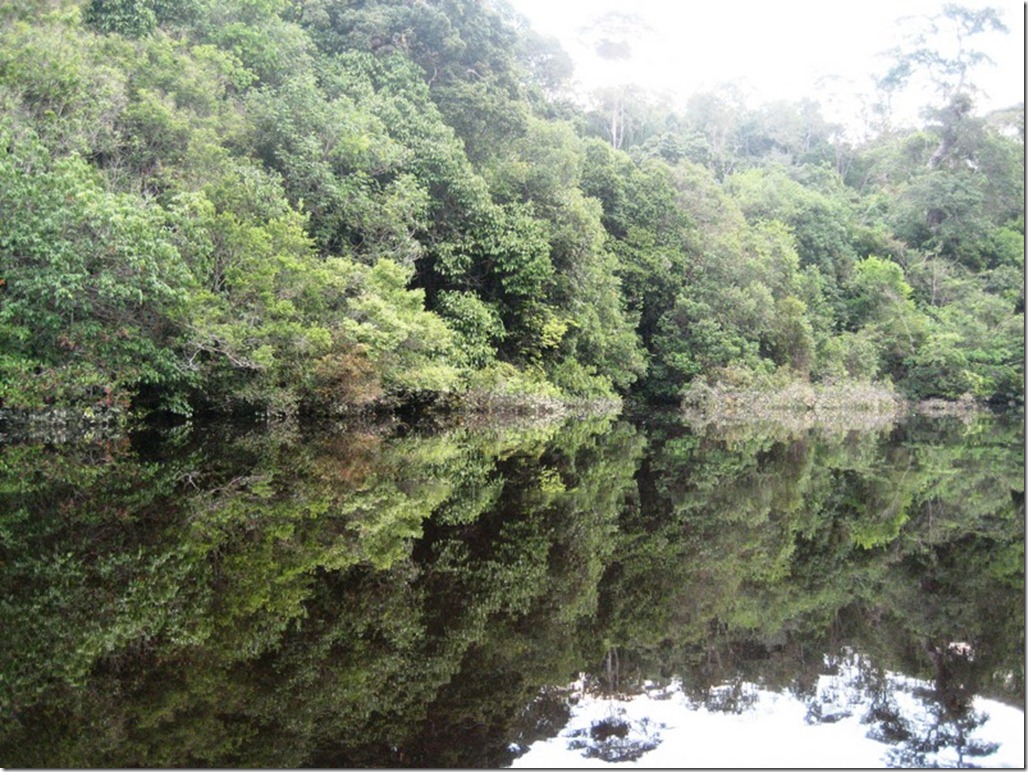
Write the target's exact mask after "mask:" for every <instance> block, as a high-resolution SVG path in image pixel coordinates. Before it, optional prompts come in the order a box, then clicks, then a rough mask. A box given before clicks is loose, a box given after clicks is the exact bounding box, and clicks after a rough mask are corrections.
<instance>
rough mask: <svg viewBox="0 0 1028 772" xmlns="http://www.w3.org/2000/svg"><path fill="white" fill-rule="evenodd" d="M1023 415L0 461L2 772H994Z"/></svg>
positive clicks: (97, 448) (1020, 557)
mask: <svg viewBox="0 0 1028 772" xmlns="http://www.w3.org/2000/svg"><path fill="white" fill-rule="evenodd" d="M1023 450H1024V433H1023V417H1022V416H1021V415H1020V414H1019V415H1017V416H1015V417H1007V418H1002V417H999V418H996V417H980V418H976V419H973V420H972V419H965V420H960V419H957V418H935V419H927V418H924V417H913V418H910V419H907V420H905V421H902V422H900V423H897V424H895V425H892V424H888V425H880V426H876V427H870V428H865V429H861V430H857V429H851V430H846V429H842V428H839V427H834V428H832V427H791V428H786V427H781V426H778V427H775V426H764V427H760V428H757V427H753V426H735V427H730V428H728V429H723V430H713V429H710V428H707V429H702V430H700V429H691V428H689V427H687V426H683V425H682V424H681V423H679V422H677V421H676V420H674V418H673V417H663V418H660V419H659V420H658V419H651V420H647V421H635V422H632V421H628V420H624V419H620V418H591V419H575V420H570V421H567V422H565V423H551V424H531V423H527V424H526V423H522V424H518V425H513V426H506V427H494V426H470V425H463V426H454V427H450V428H439V427H435V428H431V429H418V430H411V429H408V428H406V427H397V426H392V427H390V426H384V427H383V426H373V425H345V426H336V427H323V428H321V429H304V428H297V427H288V426H286V427H283V426H279V427H272V428H268V427H243V426H229V425H218V426H202V427H196V428H179V429H176V430H166V431H156V430H154V431H147V432H140V433H137V434H135V435H132V436H129V437H126V438H121V439H113V440H112V439H87V438H83V439H79V440H74V441H73V440H69V441H66V442H61V443H59V444H56V443H51V444H48V443H47V442H44V441H32V440H22V441H17V442H15V441H11V442H9V443H8V444H7V445H5V446H3V447H2V449H0V560H2V564H0V583H2V587H0V629H2V630H3V637H2V643H0V765H2V766H4V767H12V766H15V767H17V766H22V767H33V766H35V767H38V766H44V767H88V766H102V767H127V766H157V767H176V766H189V767H203V766H217V767H298V766H315V767H360V766H372V767H400V766H432V767H501V766H510V765H515V766H530V767H541V766H551V765H556V766H592V765H604V764H615V765H629V766H659V765H668V766H703V767H709V766H769V765H771V766H773V765H776V764H783V765H788V766H792V765H806V766H810V765H815V766H840V767H854V766H886V765H893V766H911V765H932V764H936V765H943V766H969V765H984V766H1000V765H1010V766H1015V767H1019V766H1020V767H1023V764H1024V729H1023V726H1024V715H1023V710H1024V661H1025V658H1024V647H1025V640H1024V629H1025V626H1024V600H1025V599H1024V509H1023V492H1024V452H1023Z"/></svg>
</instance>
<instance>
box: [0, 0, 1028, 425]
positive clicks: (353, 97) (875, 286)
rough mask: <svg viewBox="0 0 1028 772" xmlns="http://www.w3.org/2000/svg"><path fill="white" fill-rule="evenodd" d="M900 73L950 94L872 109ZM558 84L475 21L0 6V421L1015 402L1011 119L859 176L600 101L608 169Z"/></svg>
mask: <svg viewBox="0 0 1028 772" xmlns="http://www.w3.org/2000/svg"><path fill="white" fill-rule="evenodd" d="M968 23H970V22H968ZM973 32H974V30H973V29H971V30H970V31H969V32H967V34H968V35H971V34H973ZM925 61H932V62H935V69H934V70H933V71H932V73H931V75H932V76H933V77H936V78H938V79H941V80H940V82H941V81H944V80H945V78H946V77H948V75H949V74H952V72H956V71H957V69H958V68H959V66H962V64H961V62H951V63H948V64H947V63H946V62H944V61H943V62H941V63H939V62H938V61H936V60H935V59H932V58H931V57H930V56H928V55H927V54H924V52H923V51H921V52H920V53H918V52H917V51H915V52H907V58H906V59H902V60H901V61H900V62H899V64H898V65H897V70H896V71H895V72H894V73H893V76H894V77H893V78H892V80H891V81H890V87H894V88H898V87H900V85H902V83H903V82H904V78H906V77H908V76H909V74H910V72H911V71H912V68H914V67H916V66H917V63H918V62H925ZM900 65H902V66H900ZM943 65H946V66H943ZM947 67H948V69H947ZM964 69H965V70H966V69H967V68H966V67H965V68H964ZM568 72H569V70H568V66H567V59H566V56H564V55H563V54H562V53H561V52H560V51H559V49H558V48H557V47H555V46H554V45H553V44H552V41H546V40H543V39H541V38H539V37H538V36H536V35H534V33H532V32H531V31H529V30H527V29H526V28H525V27H524V26H523V25H520V24H518V23H517V20H516V18H515V16H514V14H513V12H512V11H511V10H510V9H509V8H508V7H506V6H505V5H504V4H503V3H502V2H500V1H499V0H496V1H495V2H484V1H483V0H433V1H432V2H427V3H414V4H411V3H408V2H403V1H401V0H361V2H351V1H348V0H346V1H344V0H309V1H308V2H304V3H295V2H291V1H290V0H180V1H177V2H176V1H173V0H16V2H9V3H4V4H3V8H2V9H0V108H2V109H0V218H2V220H3V223H4V226H3V231H2V233H0V407H4V408H7V409H20V410H36V409H39V408H42V407H44V406H47V405H57V406H73V407H76V408H78V409H89V410H91V411H93V410H97V409H104V408H110V407H114V406H124V405H130V404H136V405H160V406H163V407H165V408H169V409H171V410H174V411H177V412H180V413H188V412H189V411H190V410H191V409H193V408H194V407H196V406H197V405H205V406H211V407H217V408H231V407H238V406H248V407H250V408H255V409H259V410H263V411H267V412H270V413H275V414H286V415H288V414H294V413H296V412H297V410H299V409H306V410H318V411H325V410H328V411H333V410H339V409H349V408H353V407H359V406H362V405H367V404H371V403H387V404H388V403H395V402H396V401H401V400H405V399H409V398H411V397H417V398H419V399H420V398H424V397H426V396H429V395H433V396H438V395H443V394H456V395H460V394H471V395H473V394H475V393H476V392H478V393H490V392H496V391H503V392H504V393H507V394H516V393H521V394H542V395H548V396H564V397H586V398H588V397H609V396H613V395H626V394H631V393H634V394H638V395H641V396H642V397H644V398H647V399H653V400H664V401H674V400H677V399H678V398H679V397H680V396H681V393H682V390H683V388H685V387H686V386H687V385H688V384H690V383H692V382H694V381H696V380H697V379H706V380H708V381H712V380H713V381H716V380H719V379H724V378H729V379H734V380H735V381H739V380H740V379H741V380H743V381H753V379H754V378H760V377H763V376H768V375H771V374H773V373H775V372H776V371H780V372H781V373H783V374H788V376H789V377H796V378H800V379H805V380H806V379H810V380H814V381H825V380H831V379H835V378H840V377H851V378H857V379H862V380H875V379H878V380H887V381H888V380H891V381H892V382H893V383H895V384H896V385H897V386H898V387H900V388H901V389H902V390H904V391H906V392H907V393H908V394H910V395H911V396H915V397H945V398H955V397H959V396H961V395H964V394H970V395H972V396H974V397H977V398H980V399H988V400H996V401H1000V402H1007V401H1010V400H1020V399H1022V397H1023V372H1024V366H1023V351H1024V337H1023V330H1024V322H1023V306H1024V298H1023V270H1024V262H1023V261H1024V217H1023V210H1024V184H1023V177H1024V148H1023V141H1022V138H1021V136H1020V132H1019V131H1018V130H1017V129H1016V128H1015V130H1014V131H1011V130H1010V127H1011V126H1012V125H1013V126H1015V127H1016V126H1023V106H1019V107H1017V108H1015V109H1014V110H1012V111H1008V112H1007V113H1004V114H1002V115H996V116H989V117H986V118H980V117H976V116H975V115H974V113H973V110H972V106H973V103H972V101H971V91H970V88H969V86H968V85H967V84H965V82H964V79H963V75H961V79H960V83H959V84H958V85H956V86H952V87H950V88H949V89H948V91H946V92H945V93H946V94H947V101H946V102H945V103H944V104H941V105H936V106H934V108H933V109H932V110H930V111H929V112H927V113H926V116H927V123H926V125H925V126H923V127H921V128H919V129H917V130H910V131H891V132H882V133H880V134H878V135H877V136H875V137H874V138H873V139H871V140H869V141H868V142H866V143H865V144H862V145H860V146H852V145H850V144H848V143H846V142H845V141H844V140H842V139H841V138H840V137H841V133H840V132H839V130H838V127H833V126H831V125H829V124H827V123H826V122H825V121H824V120H823V119H822V118H821V116H820V114H819V112H818V108H817V105H816V104H814V103H811V102H804V103H801V104H798V105H789V104H782V103H776V104H772V105H765V106H763V107H761V108H759V109H749V108H747V107H746V106H745V105H743V104H742V103H741V101H739V100H738V99H736V98H735V97H734V96H733V94H731V93H727V92H726V93H725V94H722V95H712V94H711V95H699V96H697V97H695V98H694V99H693V100H692V101H691V102H690V103H689V105H688V107H687V109H686V110H685V112H684V113H683V114H674V113H672V112H670V111H669V110H666V109H664V110H663V112H661V110H660V109H658V108H656V107H654V106H652V105H650V104H649V103H647V102H646V100H645V99H643V98H642V97H639V98H638V99H635V98H634V97H633V99H634V101H633V100H632V99H628V96H626V95H625V94H622V95H620V96H617V98H616V100H615V101H616V102H617V104H616V109H617V110H618V111H619V112H618V115H619V116H621V119H622V122H623V126H622V128H621V129H620V130H619V131H618V133H617V136H616V137H615V138H612V137H607V136H605V134H604V131H605V129H604V127H605V126H606V125H607V124H606V123H605V121H604V120H602V118H603V114H602V108H597V110H596V111H593V112H588V111H585V110H583V109H580V108H576V107H574V106H571V105H569V104H566V103H564V102H561V101H560V100H559V99H558V98H557V97H556V96H555V95H556V94H558V93H559V86H560V82H561V78H563V77H566V76H567V74H568ZM960 72H961V73H963V72H964V70H960ZM636 96H638V95H636ZM612 98H614V97H612ZM604 104H605V103H604ZM633 110H634V111H635V113H637V114H634V113H633ZM626 127H627V128H626ZM612 139H616V141H614V142H611V141H609V140H612ZM612 145H613V146H612Z"/></svg>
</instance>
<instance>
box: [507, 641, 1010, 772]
mask: <svg viewBox="0 0 1028 772" xmlns="http://www.w3.org/2000/svg"><path fill="white" fill-rule="evenodd" d="M595 687H596V684H593V683H590V679H589V677H588V676H584V677H583V678H581V679H579V680H578V681H576V682H574V683H572V684H570V685H568V686H567V687H565V689H564V690H562V691H561V692H560V693H559V694H558V693H556V692H550V693H548V694H547V695H545V696H543V697H541V698H540V700H544V699H548V700H550V701H551V702H558V701H559V702H562V703H563V704H565V705H566V706H567V715H566V720H565V723H564V725H563V726H562V727H561V728H560V729H559V731H558V732H557V733H556V734H555V736H553V737H550V738H547V739H543V740H538V741H536V742H534V743H533V744H531V745H530V746H529V747H526V748H519V751H523V753H522V755H520V756H519V757H518V758H517V759H516V760H515V761H514V763H513V766H514V767H516V768H522V767H523V768H535V769H539V768H555V767H586V766H608V765H617V764H623V763H625V762H632V761H638V762H640V764H641V765H643V766H645V767H647V768H656V767H671V768H682V767H701V768H716V767H733V768H747V767H751V768H752V767H759V768H768V767H791V768H805V767H827V768H831V767H839V766H845V767H849V768H852V767H856V768H868V767H883V766H894V767H906V768H910V767H921V768H924V767H940V766H941V767H967V766H989V767H1012V768H1023V766H1024V749H1023V742H1018V740H1019V739H1023V735H1024V713H1023V711H1021V710H1018V709H1016V708H1013V707H1011V706H1009V705H1005V704H1003V703H1000V702H997V701H995V700H989V699H985V698H981V697H977V698H975V699H974V703H973V706H969V709H968V711H967V712H966V713H964V715H963V716H962V717H961V718H959V719H957V718H952V717H951V718H950V719H946V718H944V717H943V716H942V715H941V713H940V704H939V702H938V701H937V700H935V699H933V687H932V685H931V684H930V683H928V682H925V681H921V680H918V679H914V678H909V677H906V676H901V675H899V674H896V673H889V672H886V671H883V670H881V669H880V668H878V667H876V666H874V665H873V663H871V662H870V661H869V660H867V658H865V657H861V656H859V655H857V654H855V653H853V652H852V651H846V652H844V653H842V654H840V655H839V656H837V657H826V659H825V662H824V663H823V673H822V675H821V676H819V678H818V680H817V684H816V688H815V691H814V693H813V694H803V693H797V692H794V691H791V690H785V691H781V692H777V691H773V690H770V689H767V688H763V687H761V686H760V685H759V684H756V683H752V682H746V681H734V682H730V683H725V684H722V685H719V686H716V687H711V688H710V689H709V690H708V692H707V694H706V695H705V697H704V698H703V699H699V698H697V697H695V696H690V695H689V694H688V693H687V690H685V689H683V686H682V683H681V681H679V680H678V679H673V680H671V681H670V682H668V683H664V684H658V683H655V682H652V681H647V682H645V683H644V684H641V685H640V687H641V688H640V689H639V690H638V691H637V692H636V693H632V694H625V693H620V694H617V695H611V694H608V693H604V692H603V691H602V690H597V689H596V688H595Z"/></svg>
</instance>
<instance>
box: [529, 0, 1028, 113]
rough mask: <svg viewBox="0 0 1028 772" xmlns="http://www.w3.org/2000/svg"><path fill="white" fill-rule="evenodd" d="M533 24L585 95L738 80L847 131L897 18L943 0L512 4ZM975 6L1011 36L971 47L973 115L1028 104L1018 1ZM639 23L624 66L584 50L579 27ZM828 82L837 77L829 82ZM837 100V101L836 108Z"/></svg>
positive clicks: (925, 12)
mask: <svg viewBox="0 0 1028 772" xmlns="http://www.w3.org/2000/svg"><path fill="white" fill-rule="evenodd" d="M509 2H510V4H511V5H512V6H514V8H515V9H516V10H518V11H520V12H521V13H522V14H524V15H525V16H526V17H527V18H528V19H529V22H530V23H531V25H532V27H533V28H534V29H535V30H536V31H538V32H540V33H542V34H544V35H552V36H554V37H557V38H558V39H559V40H560V41H561V43H562V45H563V46H564V49H565V50H566V51H567V52H568V53H569V54H570V55H571V56H572V58H573V59H574V60H575V65H576V78H577V80H578V81H579V82H580V86H581V89H582V90H585V91H589V90H591V89H593V88H596V87H597V86H601V85H613V84H617V83H623V82H631V83H636V84H639V85H642V86H645V87H647V88H648V89H652V90H655V91H665V92H668V93H669V94H670V95H671V96H672V97H673V99H674V100H675V101H676V102H680V103H684V101H685V99H687V98H688V96H689V95H691V94H693V93H697V92H701V91H708V90H714V89H716V88H717V87H718V86H719V85H721V84H724V83H726V82H733V83H737V84H738V85H740V86H741V87H742V89H743V92H744V94H746V96H747V99H746V102H747V105H748V106H751V107H756V106H758V105H759V104H760V103H762V102H765V101H772V100H775V99H787V100H799V99H802V98H804V97H812V98H814V99H816V100H817V101H819V102H821V103H822V106H823V112H824V114H825V115H826V117H829V118H830V119H832V120H838V121H840V122H844V123H847V124H851V125H852V124H853V123H854V122H855V120H856V118H855V114H856V113H857V112H858V111H859V106H858V105H857V103H856V102H855V101H854V99H853V97H854V96H855V94H857V93H859V92H864V93H870V91H871V81H870V77H869V76H871V75H872V74H876V73H881V72H883V71H884V70H885V69H886V62H885V59H883V58H882V57H881V56H880V54H881V53H882V52H883V51H885V50H887V49H889V48H891V47H893V46H895V45H897V44H899V43H900V42H901V40H902V36H901V32H902V29H901V27H900V26H899V25H897V23H896V21H897V19H899V18H900V17H903V16H911V15H913V16H931V15H937V14H939V13H940V12H941V10H942V7H943V5H944V4H945V2H946V0H890V1H889V2H881V1H880V0H865V1H864V2H841V1H832V2H828V0H816V1H815V0H509ZM963 4H965V5H967V6H969V7H972V8H979V7H983V6H984V5H986V4H987V5H991V6H992V7H994V8H997V9H999V11H1000V13H1001V15H1002V17H1003V20H1004V22H1005V23H1006V26H1007V27H1008V28H1009V29H1010V32H1009V33H1008V34H1005V35H1004V34H997V33H989V34H982V35H978V36H976V37H975V38H974V39H973V40H972V44H973V45H974V47H976V48H978V49H979V50H982V51H984V52H985V53H987V54H988V55H989V56H990V57H992V59H994V60H995V61H996V66H994V67H993V66H989V65H982V66H981V67H980V68H979V69H978V70H977V71H976V72H975V73H973V75H972V82H974V83H976V84H978V85H979V86H980V87H981V88H982V89H983V90H984V91H985V92H986V94H987V96H985V95H980V96H979V98H978V101H979V105H980V108H981V110H980V111H987V110H988V109H995V108H999V107H1009V106H1011V105H1013V104H1016V103H1017V102H1020V101H1022V100H1023V99H1024V75H1025V27H1024V16H1025V6H1024V4H1023V3H1021V2H1013V0H994V1H993V2H981V1H980V0H965V2H964V3H963ZM611 10H620V11H623V12H626V13H631V14H636V15H638V16H640V17H642V18H643V19H644V20H645V21H646V22H647V23H648V25H649V26H650V27H651V28H652V29H651V31H650V32H648V33H646V34H645V39H643V40H641V41H639V42H638V43H637V44H636V45H633V47H632V49H633V50H632V58H631V59H630V60H628V61H619V62H609V61H604V60H603V59H601V58H600V57H598V56H597V55H595V53H593V52H592V51H590V49H589V47H588V46H586V45H585V44H584V42H583V41H582V38H581V35H580V29H581V28H582V27H583V26H584V25H585V24H587V23H588V22H589V21H590V20H593V19H596V18H598V17H600V16H602V15H603V14H604V13H605V12H607V11H611ZM826 76H835V77H834V78H832V79H830V80H825V77H826ZM925 96H928V95H925V94H921V95H918V96H917V97H916V101H917V104H916V105H914V104H908V105H906V106H905V108H906V109H903V108H904V106H903V105H900V108H901V109H900V110H899V112H898V116H897V117H898V118H899V119H900V122H916V120H917V119H916V115H917V109H918V108H919V107H920V106H922V105H923V104H924V102H925V101H926V100H925V98H924V97H925ZM833 105H834V106H833Z"/></svg>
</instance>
